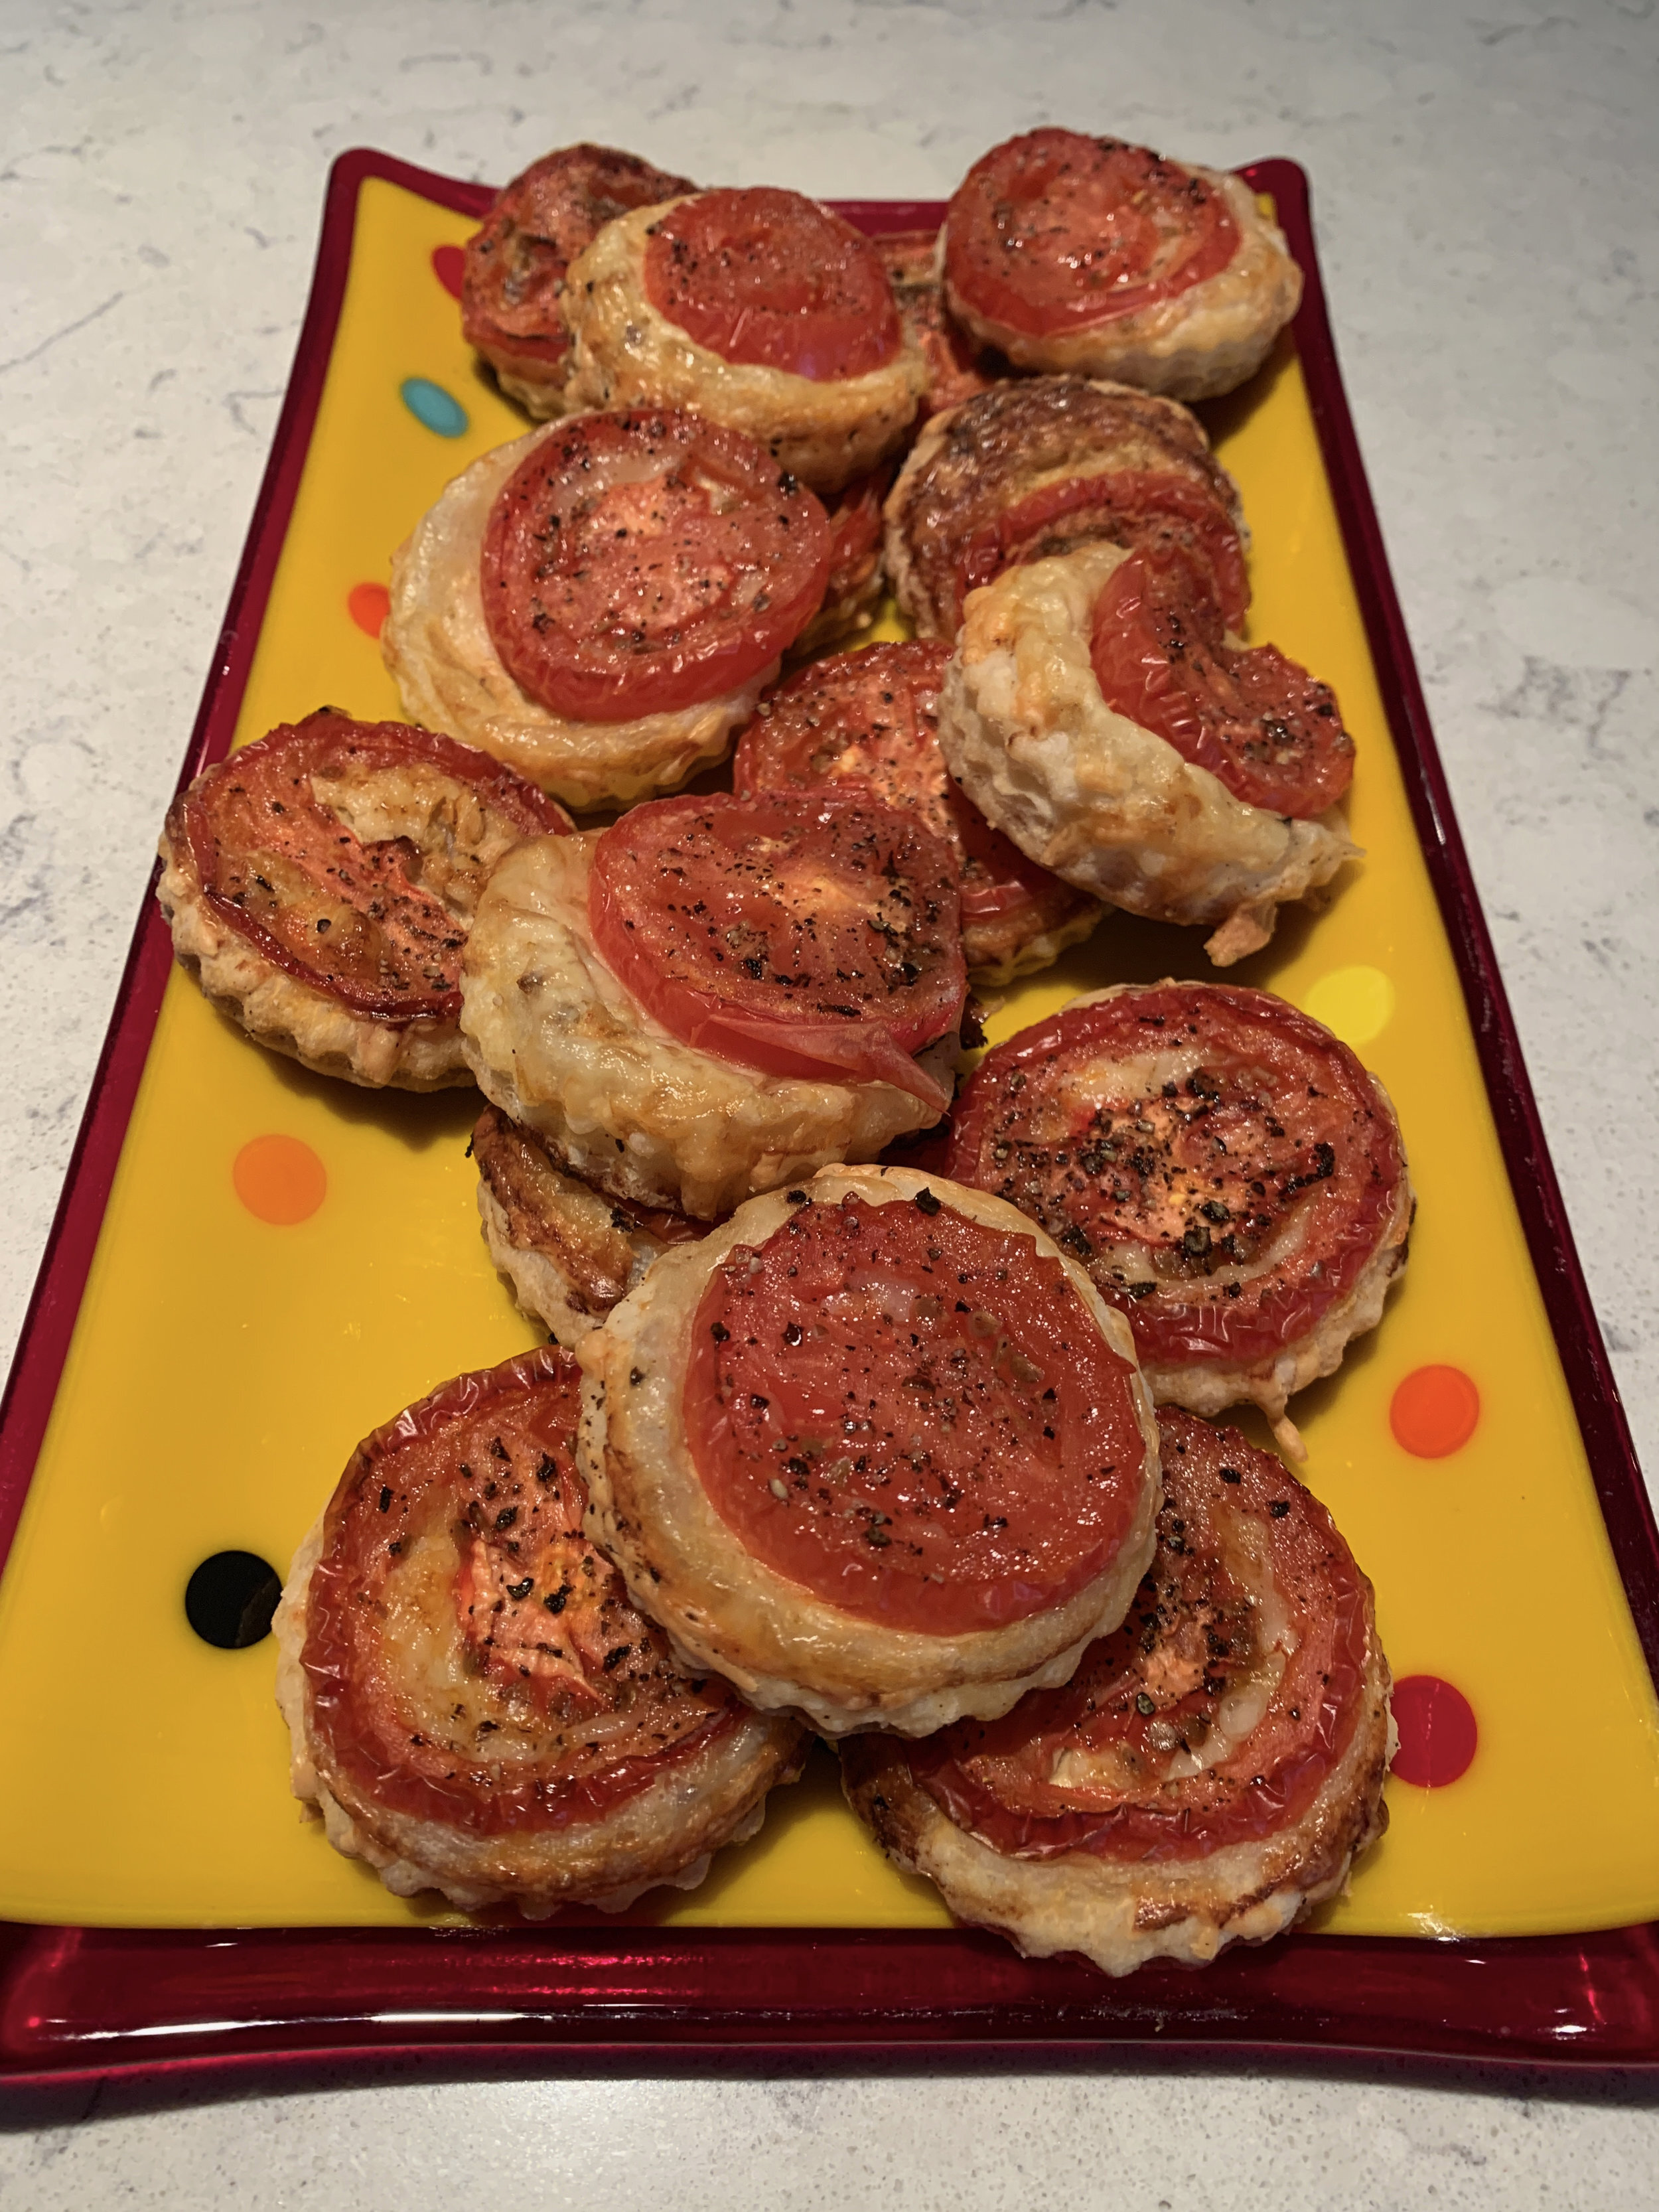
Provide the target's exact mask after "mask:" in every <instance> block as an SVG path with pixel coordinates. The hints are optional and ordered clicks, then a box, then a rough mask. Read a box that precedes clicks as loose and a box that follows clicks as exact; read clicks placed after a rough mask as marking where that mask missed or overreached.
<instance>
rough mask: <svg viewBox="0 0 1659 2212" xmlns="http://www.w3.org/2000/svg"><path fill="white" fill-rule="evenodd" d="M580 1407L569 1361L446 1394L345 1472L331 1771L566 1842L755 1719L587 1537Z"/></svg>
mask: <svg viewBox="0 0 1659 2212" xmlns="http://www.w3.org/2000/svg"><path fill="white" fill-rule="evenodd" d="M580 1397H581V1370H580V1368H579V1367H578V1366H577V1364H576V1362H575V1361H574V1358H572V1357H571V1356H570V1354H569V1353H568V1352H562V1351H560V1350H559V1349H558V1347H557V1346H553V1345H549V1346H546V1347H544V1349H543V1350H541V1351H538V1352H526V1353H525V1354H523V1355H522V1356H521V1357H520V1358H517V1359H510V1360H507V1362H506V1363H505V1364H503V1365H501V1366H500V1367H495V1368H489V1369H485V1370H482V1371H481V1372H478V1373H475V1374H471V1375H462V1376H458V1377H457V1378H456V1379H455V1380H454V1381H453V1382H452V1383H445V1384H444V1385H443V1387H442V1388H441V1389H438V1390H435V1391H434V1392H433V1394H432V1395H431V1396H430V1397H428V1398H423V1399H422V1400H421V1401H420V1402H419V1403H418V1404H417V1405H414V1406H411V1407H409V1408H408V1409H407V1410H406V1411H405V1412H404V1413H400V1414H399V1415H398V1418H397V1419H396V1420H395V1421H393V1422H392V1423H391V1424H390V1425H388V1426H387V1427H386V1428H383V1429H377V1430H376V1431H374V1434H373V1435H372V1436H371V1437H368V1439H367V1440H366V1441H365V1442H364V1443H362V1444H360V1445H359V1446H358V1448H357V1450H356V1453H355V1454H354V1455H353V1457H352V1460H351V1463H350V1465H349V1467H348V1468H347V1469H346V1472H345V1474H344V1475H343V1477H342V1478H341V1481H340V1485H339V1487H338V1489H337V1491H336V1492H335V1494H334V1497H333V1498H332V1500H331V1503H330V1505H329V1508H328V1511H327V1514H326V1516H325V1522H324V1536H323V1548H322V1553H321V1555H320V1557H319V1559H318V1562H317V1565H316V1566H315V1568H314V1569H313V1573H312V1577H311V1586H310V1591H309V1595H308V1598H307V1609H306V1638H305V1644H304V1650H303V1656H302V1664H303V1666H304V1668H305V1672H306V1674H307V1678H308V1681H309V1685H310V1693H311V1714H312V1729H313V1736H314V1737H315V1738H316V1740H317V1741H318V1744H319V1747H320V1752H321V1756H320V1757H319V1765H325V1762H327V1763H331V1764H333V1765H335V1766H337V1768H339V1769H340V1770H341V1771H343V1773H344V1774H345V1775H346V1776H348V1777H349V1778H350V1780H351V1781H352V1782H353V1783H354V1784H356V1786H357V1788H358V1789H359V1790H361V1791H362V1794H363V1796H365V1797H366V1798H367V1799H368V1800H369V1801H371V1802H373V1803H374V1804H376V1805H380V1806H384V1807H386V1808H392V1809H394V1810H397V1811H399V1812H404V1813H408V1814H415V1815H416V1816H417V1817H419V1818H422V1819H429V1820H441V1821H444V1822H447V1823H448V1824H451V1825H453V1826H459V1827H461V1828H463V1829H465V1830H466V1831H468V1832H471V1833H472V1834H476V1835H497V1834H502V1833H505V1832H509V1831H513V1830H521V1829H546V1828H562V1827H567V1826H570V1825H571V1824H572V1823H574V1822H579V1821H581V1820H592V1819H594V1818H596V1817H597V1816H598V1815H599V1814H602V1813H604V1812H605V1811H606V1810H608V1809H609V1808H611V1807H613V1806H616V1805H617V1804H620V1803H622V1802H623V1801H624V1800H626V1799H627V1798H629V1797H630V1796H636V1795H637V1794H638V1792H639V1791H641V1790H643V1789H645V1788H647V1786H648V1785H649V1784H651V1783H652V1782H653V1781H654V1780H655V1779H656V1778H657V1777H658V1776H659V1774H660V1773H661V1772H662V1771H663V1770H664V1768H665V1766H670V1765H673V1764H675V1763H677V1762H678V1761H679V1760H682V1759H685V1758H688V1757H689V1756H690V1755H691V1754H692V1753H694V1752H696V1751H697V1750H699V1749H701V1748H702V1747H704V1746H705V1745H707V1744H708V1743H709V1742H710V1741H713V1739H714V1736H715V1735H718V1734H720V1733H722V1732H723V1731H725V1730H726V1729H729V1728H730V1727H732V1725H734V1723H736V1721H737V1720H738V1718H739V1717H741V1715H742V1713H743V1711H744V1708H743V1707H742V1706H740V1705H738V1703H737V1701H736V1699H735V1698H734V1697H733V1696H732V1693H731V1692H730V1691H729V1690H728V1689H727V1688H726V1685H725V1684H724V1683H723V1682H721V1681H720V1680H718V1679H709V1680H701V1681H699V1682H698V1683H697V1684H696V1685H695V1686H693V1684H692V1683H691V1682H690V1681H689V1680H687V1678H686V1677H685V1676H684V1674H682V1673H681V1672H680V1671H679V1669H678V1667H677V1666H676V1664H675V1662H674V1661H673V1659H672V1657H671V1654H670V1652H669V1649H668V1644H667V1642H666V1639H665V1638H664V1637H663V1636H662V1634H661V1632H659V1630H657V1629H655V1628H653V1626H651V1625H650V1623H649V1622H647V1621H646V1620H643V1619H642V1618H641V1615H640V1614H639V1613H636V1612H635V1609H634V1607H633V1605H632V1603H631V1602H630V1601H629V1596H628V1594H627V1591H626V1590H625V1589H624V1588H623V1581H622V1577H621V1576H620V1575H619V1574H617V1571H616V1569H615V1568H614V1567H612V1566H611V1564H610V1562H609V1561H608V1560H607V1559H605V1557H604V1555H603V1553H599V1552H597V1551H596V1550H595V1549H594V1547H592V1545H591V1544H589V1543H588V1542H587V1541H586V1538H585V1537H584V1536H583V1534H582V1533H581V1528H582V1515H583V1512H584V1510H585V1508H586V1503H587V1498H586V1488H585V1486H584V1485H583V1482H582V1480H581V1477H580V1474H578V1472H577V1470H576V1463H575V1458H574V1443H575V1431H576V1420H577V1415H578V1413H579V1411H580ZM411 1653H413V1654H417V1655H419V1656H418V1658H411V1656H410V1655H411Z"/></svg>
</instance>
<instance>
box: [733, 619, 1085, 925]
mask: <svg viewBox="0 0 1659 2212" xmlns="http://www.w3.org/2000/svg"><path fill="white" fill-rule="evenodd" d="M950 658H951V648H950V647H949V646H947V645H944V644H941V643H939V642H934V643H931V644H923V643H921V642H917V643H914V644H908V645H871V646H866V647H864V648H863V650H862V651H861V652H858V653H836V654H834V655H832V656H831V657H830V658H829V659H827V660H815V661H814V662H813V663H812V664H811V666H810V667H807V668H803V669H802V670H801V671H799V674H798V675H795V676H792V677H791V678H790V679H789V681H788V682H787V684H781V685H780V686H779V688H778V690H775V691H774V692H772V693H771V694H770V695H769V696H768V697H767V698H766V699H764V700H763V702H762V703H761V707H760V709H759V712H758V713H757V715H756V717H755V720H753V721H752V722H751V723H750V725H749V726H748V728H747V729H746V730H745V731H744V733H743V735H742V737H741V738H739V739H738V750H737V756H736V759H735V762H734V763H733V770H732V774H733V780H734V781H735V783H736V785H737V788H738V790H739V791H740V792H756V791H800V792H805V791H812V790H821V789H823V787H826V786H829V787H833V788H836V789H838V790H851V789H854V788H857V789H859V790H862V791H867V792H869V793H871V794H872V796H873V797H874V798H876V799H879V800H880V801H881V802H882V804H883V805H887V806H893V807H897V808H900V809H901V810H905V811H912V812H914V813H915V814H916V815H917V816H918V817H920V818H921V820H922V821H923V822H925V823H927V827H928V829H930V830H932V832H933V835H934V836H935V837H938V838H939V839H940V840H941V842H944V843H945V844H946V845H948V846H949V847H950V848H951V851H952V852H953V853H954V854H955V855H956V858H957V866H958V868H959V869H960V870H961V872H962V926H963V942H964V945H965V946H966V952H967V959H968V964H969V967H973V966H975V965H976V964H978V963H977V962H976V960H975V949H974V927H975V923H976V922H981V923H982V922H986V921H1005V920H1006V919H1007V918H1008V917H1009V916H1011V915H1016V914H1018V915H1024V917H1025V918H1026V919H1027V920H1028V921H1030V927H1031V933H1032V934H1033V935H1036V934H1038V933H1040V932H1041V931H1042V930H1045V929H1054V928H1056V927H1059V926H1060V924H1061V923H1062V922H1064V921H1067V920H1068V919H1069V918H1070V917H1071V916H1072V915H1075V914H1077V913H1079V912H1080V911H1081V909H1082V908H1084V907H1085V906H1086V905H1087V904H1088V903H1089V902H1088V899H1087V898H1086V897H1085V895H1084V894H1083V893H1082V892H1080V891H1078V890H1073V888H1072V886H1071V885H1070V884H1063V883H1061V881H1060V878H1059V877H1058V876H1051V875H1050V874H1049V873H1048V870H1047V869H1046V868H1040V867H1038V866H1037V865H1036V861H1035V860H1027V859H1026V857H1025V855H1024V854H1023V853H1022V852H1021V851H1020V850H1019V848H1018V846H1017V845H1012V844H1010V842H1008V840H1007V838H1006V837H1005V836H1003V835H1002V833H1001V832H1000V830H997V829H993V828H992V827H991V825H990V823H988V822H987V820H986V819H985V817H984V816H983V815H982V814H981V812H980V811H979V809H978V808H977V807H976V806H975V805H974V804H973V802H972V800H971V799H968V798H967V797H965V796H964V794H963V791H962V789H961V787H960V786H959V785H958V784H957V782H956V781H954V780H953V779H952V777H951V773H950V770H949V769H947V768H946V767H945V757H944V755H943V754H942V753H941V752H940V751H939V685H940V684H941V682H942V681H943V680H944V676H945V668H946V665H948V663H949V661H950Z"/></svg>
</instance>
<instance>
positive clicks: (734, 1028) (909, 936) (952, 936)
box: [587, 796, 967, 1111]
mask: <svg viewBox="0 0 1659 2212" xmlns="http://www.w3.org/2000/svg"><path fill="white" fill-rule="evenodd" d="M587 904H588V919H589V922H590V924H591V926H592V932H593V941H594V944H595V945H597V946H598V948H599V953H600V955H601V957H603V958H604V959H605V961H606V962H607V963H609V965H610V967H611V970H612V972H613V973H614V974H615V975H617V978H618V979H619V980H620V981H621V982H622V983H623V985H624V986H625V987H627V989H628V990H629V992H631V993H632V994H633V995H634V997H635V998H636V999H637V1000H639V1002H640V1004H641V1006H643V1007H644V1008H645V1009H646V1011H647V1013H649V1014H652V1015H653V1016H654V1017H655V1018H656V1019H657V1020H658V1021H659V1022H661V1023H662V1024H663V1026H664V1027H665V1029H668V1030H671V1031H672V1033H673V1034H674V1035H675V1036H678V1037H680V1038H682V1039H683V1040H684V1042H686V1043H687V1044H690V1045H694V1046H696V1048H698V1049H699V1050H700V1051H703V1052H709V1053H713V1054H716V1055H717V1056H718V1057H720V1058H722V1059H726V1060H736V1061H737V1062H738V1064H739V1065H741V1066H748V1067H753V1068H757V1069H758V1070H760V1071H761V1072H762V1073H766V1074H769V1075H778V1076H797V1077H800V1078H802V1079H805V1080H807V1081H810V1082H818V1083H841V1084H846V1083H877V1082H884V1083H890V1084H892V1085H895V1086H896V1088H897V1089H899V1090H901V1091H908V1092H909V1093H910V1094H911V1095H912V1096H913V1097H918V1098H921V1099H923V1100H925V1101H926V1102H927V1103H928V1104H930V1105H935V1106H937V1107H938V1108H939V1109H940V1110H941V1111H942V1110H943V1109H944V1108H945V1106H946V1105H948V1104H949V1103H950V1094H949V1092H948V1091H946V1090H945V1087H944V1085H942V1084H940V1082H939V1080H938V1079H936V1078H935V1077H934V1076H933V1075H931V1074H930V1073H927V1070H925V1069H924V1068H922V1067H921V1066H919V1064H918V1063H917V1061H916V1060H915V1059H914V1058H913V1057H912V1055H913V1054H915V1053H918V1052H920V1051H921V1050H923V1049H924V1048H926V1047H927V1045H930V1044H932V1043H933V1042H935V1041H936V1040H937V1039H938V1038H939V1037H942V1036H945V1035H947V1034H948V1033H949V1032H950V1031H951V1030H953V1029H954V1028H955V1027H956V1026H957V1024H958V1023H959V1022H960V1020H961V1018H962V1008H963V1000H964V999H965V997H966V993H967V979H966V973H965V970H964V969H963V957H962V936H961V927H960V922H959V919H958V910H957V886H956V870H955V866H954V865H953V863H952V861H951V855H950V853H949V852H948V850H947V849H946V848H944V847H943V846H941V845H940V843H939V841H938V840H937V839H936V838H934V837H933V836H931V835H930V834H929V832H928V831H927V829H925V828H924V827H923V826H922V824H921V823H920V822H918V821H916V820H915V818H914V817H908V816H906V815H902V814H899V813H896V812H894V811H891V810H890V809H889V808H887V807H884V806H879V805H874V804H872V803H870V802H867V801H866V800H863V799H860V798H857V797H854V798H852V799H840V798H829V797H823V798H811V799H809V798H795V797H793V796H792V797H789V798H784V797H781V796H780V797H775V798H769V797H765V796H762V797H757V798H753V799H737V798H726V797H724V796H715V797H712V798H708V799H695V798H682V799H652V800H649V801H647V803H646V804H645V805H641V806H635V807H634V808H633V809H632V810H631V811H629V813H627V814H625V815H623V817H622V819H621V821H619V822H617V823H615V824H614V825H613V826H612V827H611V829H607V830H606V831H605V834H604V836H602V837H600V839H599V842H598V844H597V845H596V846H595V848H594V852H593V867H592V875H591V876H590V877H589V879H588V894H587Z"/></svg>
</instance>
